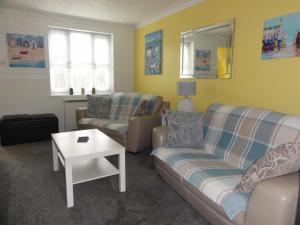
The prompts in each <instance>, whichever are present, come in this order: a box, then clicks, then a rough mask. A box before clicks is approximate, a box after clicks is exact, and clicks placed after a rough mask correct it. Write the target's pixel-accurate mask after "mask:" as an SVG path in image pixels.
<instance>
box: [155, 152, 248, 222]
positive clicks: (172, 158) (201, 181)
mask: <svg viewBox="0 0 300 225" xmlns="http://www.w3.org/2000/svg"><path fill="white" fill-rule="evenodd" d="M152 154H153V155H154V156H155V157H157V158H158V159H160V160H161V161H164V162H165V163H166V165H167V166H169V167H170V168H171V169H172V170H173V171H174V172H175V173H176V174H178V175H179V176H180V177H182V179H183V180H184V181H186V182H188V183H189V184H190V185H192V186H193V187H194V188H195V189H197V190H198V191H199V192H201V193H202V194H204V195H205V196H207V197H208V198H209V199H211V200H212V201H213V202H215V203H216V204H217V205H219V206H220V207H221V208H223V210H224V212H225V213H226V215H227V216H228V218H229V219H230V220H233V219H234V218H235V217H236V216H237V215H238V214H239V213H242V212H245V211H246V209H247V204H248V200H249V196H250V195H249V194H245V193H236V192H234V191H233V189H234V188H235V186H236V185H237V184H238V183H239V182H240V180H241V177H242V174H243V172H244V171H243V170H242V169H240V168H238V167H235V166H233V165H231V164H229V163H228V162H227V161H225V160H222V159H219V158H217V157H216V156H215V155H213V154H210V153H209V152H207V151H205V150H203V149H189V148H181V149H180V148H178V149H171V148H157V149H155V150H154V151H153V153H152Z"/></svg>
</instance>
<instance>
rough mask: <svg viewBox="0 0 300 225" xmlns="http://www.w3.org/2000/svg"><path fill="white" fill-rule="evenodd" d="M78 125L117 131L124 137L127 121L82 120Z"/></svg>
mask: <svg viewBox="0 0 300 225" xmlns="http://www.w3.org/2000/svg"><path fill="white" fill-rule="evenodd" d="M78 123H79V124H81V125H92V126H95V127H99V128H100V127H101V128H108V129H111V130H115V131H118V132H119V133H120V134H121V135H124V134H125V133H126V132H127V130H128V121H120V120H110V119H99V118H82V119H81V120H79V121H78Z"/></svg>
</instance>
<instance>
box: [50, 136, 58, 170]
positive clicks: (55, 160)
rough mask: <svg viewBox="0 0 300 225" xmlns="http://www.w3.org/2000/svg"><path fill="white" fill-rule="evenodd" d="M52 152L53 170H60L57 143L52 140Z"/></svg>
mask: <svg viewBox="0 0 300 225" xmlns="http://www.w3.org/2000/svg"><path fill="white" fill-rule="evenodd" d="M52 154H53V170H54V171H58V170H59V164H58V152H57V148H56V145H55V143H54V142H53V141H52Z"/></svg>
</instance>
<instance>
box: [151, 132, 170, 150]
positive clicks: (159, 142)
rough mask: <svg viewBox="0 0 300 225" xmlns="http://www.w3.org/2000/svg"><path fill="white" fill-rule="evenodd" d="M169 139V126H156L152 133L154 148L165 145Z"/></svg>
mask: <svg viewBox="0 0 300 225" xmlns="http://www.w3.org/2000/svg"><path fill="white" fill-rule="evenodd" d="M167 141H168V126H161V127H156V128H154V129H153V133H152V145H153V149H156V148H158V147H161V146H164V145H165V144H166V143H167Z"/></svg>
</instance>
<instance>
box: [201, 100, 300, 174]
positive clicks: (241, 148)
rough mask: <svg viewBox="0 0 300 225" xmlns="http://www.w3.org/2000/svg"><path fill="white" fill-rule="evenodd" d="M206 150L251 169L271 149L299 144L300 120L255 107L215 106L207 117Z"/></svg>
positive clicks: (209, 110) (231, 162) (299, 118)
mask: <svg viewBox="0 0 300 225" xmlns="http://www.w3.org/2000/svg"><path fill="white" fill-rule="evenodd" d="M204 136H205V149H206V150H207V151H209V152H210V153H212V154H215V155H216V156H217V157H218V158H220V159H223V160H226V161H227V162H228V163H230V164H232V165H234V166H237V167H240V168H242V169H247V168H248V167H249V166H250V165H251V164H252V163H253V162H254V161H255V160H257V159H258V158H260V157H261V156H263V155H264V154H265V152H266V151H268V150H269V149H271V148H273V147H276V146H277V145H279V144H282V143H285V142H299V141H300V139H299V136H300V117H297V116H289V115H286V114H282V113H277V112H272V111H269V110H264V109H259V108H253V107H235V106H228V105H220V104H213V105H211V106H209V107H208V110H207V112H206V114H205V116H204Z"/></svg>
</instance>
